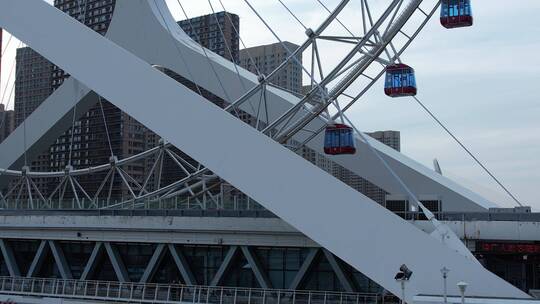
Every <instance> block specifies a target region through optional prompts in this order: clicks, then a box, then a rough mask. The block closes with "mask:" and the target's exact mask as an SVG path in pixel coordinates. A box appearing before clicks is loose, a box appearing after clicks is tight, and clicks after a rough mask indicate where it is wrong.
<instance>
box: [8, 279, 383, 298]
mask: <svg viewBox="0 0 540 304" xmlns="http://www.w3.org/2000/svg"><path fill="white" fill-rule="evenodd" d="M0 294H8V295H25V296H38V297H43V296H47V297H57V298H70V299H86V300H99V301H115V302H129V303H134V302H135V303H208V304H332V303H336V304H378V303H384V298H382V297H380V296H379V295H377V294H361V293H345V292H317V291H295V290H278V289H254V288H231V287H211V286H186V285H178V284H175V285H165V284H143V283H121V282H106V281H77V280H62V279H42V278H14V277H0Z"/></svg>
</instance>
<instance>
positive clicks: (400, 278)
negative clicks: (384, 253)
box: [394, 264, 413, 304]
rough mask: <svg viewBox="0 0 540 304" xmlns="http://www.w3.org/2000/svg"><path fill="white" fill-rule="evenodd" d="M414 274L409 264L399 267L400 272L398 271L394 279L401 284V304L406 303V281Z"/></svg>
mask: <svg viewBox="0 0 540 304" xmlns="http://www.w3.org/2000/svg"><path fill="white" fill-rule="evenodd" d="M412 274H413V272H412V271H411V270H410V269H409V268H408V267H407V265H405V264H403V265H401V267H399V272H398V273H396V276H395V277H394V280H396V282H399V283H400V284H401V304H404V303H405V282H407V281H408V280H409V279H410V278H411V276H412Z"/></svg>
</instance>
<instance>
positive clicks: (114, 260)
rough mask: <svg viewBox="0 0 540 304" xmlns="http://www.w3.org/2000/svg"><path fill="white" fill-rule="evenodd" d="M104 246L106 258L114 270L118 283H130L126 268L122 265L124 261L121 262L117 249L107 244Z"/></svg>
mask: <svg viewBox="0 0 540 304" xmlns="http://www.w3.org/2000/svg"><path fill="white" fill-rule="evenodd" d="M104 245H105V251H106V252H107V256H108V257H109V260H110V261H111V264H112V266H113V268H114V272H115V273H116V277H117V278H118V281H120V282H130V279H129V274H128V271H127V269H126V266H125V265H124V261H122V257H121V256H120V253H119V252H118V248H116V245H114V244H111V243H109V242H107V243H104Z"/></svg>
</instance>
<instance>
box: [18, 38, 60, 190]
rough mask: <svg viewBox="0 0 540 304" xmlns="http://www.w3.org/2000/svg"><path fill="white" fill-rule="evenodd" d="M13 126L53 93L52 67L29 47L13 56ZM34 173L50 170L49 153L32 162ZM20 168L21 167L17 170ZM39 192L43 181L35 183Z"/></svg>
mask: <svg viewBox="0 0 540 304" xmlns="http://www.w3.org/2000/svg"><path fill="white" fill-rule="evenodd" d="M15 62H16V66H17V73H16V77H15V100H14V101H15V127H17V126H19V125H21V124H22V123H23V121H24V120H25V119H26V118H27V117H28V116H29V115H30V114H32V112H34V110H35V109H36V108H37V107H38V106H39V105H40V104H41V103H42V102H43V101H44V100H45V99H47V97H49V95H50V94H51V93H52V87H51V81H52V66H53V65H52V64H51V63H50V62H49V61H48V60H47V59H45V57H43V56H41V55H40V54H38V53H37V52H36V51H34V50H33V49H31V48H29V47H23V48H19V49H17V54H16V57H15ZM29 165H30V169H31V170H33V171H48V170H49V153H48V151H43V153H41V154H39V155H38V156H37V157H36V158H34V159H33V160H31V163H30V164H29ZM19 169H20V168H19ZM34 182H35V183H36V185H37V186H38V187H39V189H46V187H47V184H46V182H45V181H44V180H41V179H36V180H35V181H34Z"/></svg>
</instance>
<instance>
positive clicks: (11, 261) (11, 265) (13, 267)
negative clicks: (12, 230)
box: [0, 239, 21, 277]
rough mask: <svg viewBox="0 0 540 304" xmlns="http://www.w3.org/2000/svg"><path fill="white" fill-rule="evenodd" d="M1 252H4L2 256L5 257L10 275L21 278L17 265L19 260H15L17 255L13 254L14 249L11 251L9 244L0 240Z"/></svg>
mask: <svg viewBox="0 0 540 304" xmlns="http://www.w3.org/2000/svg"><path fill="white" fill-rule="evenodd" d="M0 250H2V256H3V257H4V262H5V263H6V267H7V269H8V272H9V275H10V276H12V277H20V276H21V271H20V269H19V265H18V264H17V260H16V259H15V255H14V254H13V249H11V246H10V245H9V243H8V242H7V241H6V240H4V239H0Z"/></svg>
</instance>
